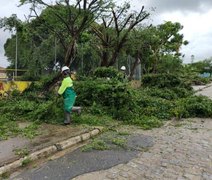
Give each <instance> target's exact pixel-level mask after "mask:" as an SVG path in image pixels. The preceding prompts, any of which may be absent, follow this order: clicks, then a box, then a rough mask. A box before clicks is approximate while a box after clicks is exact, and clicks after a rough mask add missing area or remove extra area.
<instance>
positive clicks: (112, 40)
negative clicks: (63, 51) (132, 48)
mask: <svg viewBox="0 0 212 180" xmlns="http://www.w3.org/2000/svg"><path fill="white" fill-rule="evenodd" d="M129 9H130V4H128V3H125V4H124V5H123V6H122V7H119V6H114V7H112V9H111V11H109V12H108V13H107V14H105V15H103V16H102V18H101V20H102V23H101V25H99V24H96V25H93V26H92V29H93V32H94V34H95V35H96V37H97V38H98V41H99V43H98V44H97V50H98V51H99V55H100V57H101V66H107V67H108V66H112V65H114V64H115V63H116V61H117V58H118V55H119V54H120V52H121V50H122V49H123V48H124V46H125V45H126V42H127V41H128V36H129V34H130V32H131V31H132V30H133V29H134V28H135V27H136V26H137V25H138V24H140V23H141V22H142V21H144V20H145V19H146V18H147V17H148V16H149V13H147V12H146V11H144V6H143V7H142V8H141V10H140V12H139V13H137V12H131V13H129Z"/></svg>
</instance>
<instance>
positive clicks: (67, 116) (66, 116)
mask: <svg viewBox="0 0 212 180" xmlns="http://www.w3.org/2000/svg"><path fill="white" fill-rule="evenodd" d="M70 123H71V115H70V113H69V112H65V121H64V125H68V124H70Z"/></svg>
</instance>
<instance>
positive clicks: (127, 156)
mask: <svg viewBox="0 0 212 180" xmlns="http://www.w3.org/2000/svg"><path fill="white" fill-rule="evenodd" d="M103 136H104V135H103ZM124 138H126V140H127V143H126V147H125V148H121V147H119V146H114V145H113V146H111V149H110V150H104V151H97V150H92V151H90V152H82V151H81V149H78V150H75V151H74V152H72V153H68V154H66V155H65V156H63V157H61V158H59V159H56V160H53V161H49V162H47V163H45V164H42V165H40V166H39V167H36V168H34V169H29V170H27V171H25V172H23V173H21V174H19V175H18V176H17V177H15V178H12V179H15V180H45V179H51V180H70V179H72V178H73V177H76V176H78V175H81V174H84V173H88V172H93V171H98V170H104V169H108V168H110V167H113V166H115V165H118V164H121V163H127V162H128V161H130V160H131V159H133V158H135V157H136V156H137V154H138V153H139V152H140V150H141V149H145V148H148V147H151V146H153V139H152V138H151V137H150V136H145V135H129V136H125V137H124ZM139 149H140V150H139Z"/></svg>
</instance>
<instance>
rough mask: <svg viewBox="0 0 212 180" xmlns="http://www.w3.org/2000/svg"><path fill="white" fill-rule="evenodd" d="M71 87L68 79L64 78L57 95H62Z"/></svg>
mask: <svg viewBox="0 0 212 180" xmlns="http://www.w3.org/2000/svg"><path fill="white" fill-rule="evenodd" d="M72 86H73V81H72V80H71V78H70V77H66V78H64V79H63V81H62V85H61V86H60V88H59V90H58V94H60V95H62V94H63V93H64V92H65V90H66V88H68V87H72Z"/></svg>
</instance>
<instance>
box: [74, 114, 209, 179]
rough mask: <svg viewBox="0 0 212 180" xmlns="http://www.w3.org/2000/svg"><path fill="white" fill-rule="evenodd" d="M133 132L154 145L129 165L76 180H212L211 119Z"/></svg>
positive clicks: (115, 167) (186, 121) (171, 122)
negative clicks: (151, 140) (147, 137)
mask: <svg viewBox="0 0 212 180" xmlns="http://www.w3.org/2000/svg"><path fill="white" fill-rule="evenodd" d="M131 130H132V131H133V132H134V133H141V134H144V135H148V136H152V137H153V138H154V141H155V142H154V143H155V145H154V146H153V147H151V148H150V149H149V150H146V152H141V153H140V154H139V155H138V157H136V158H135V159H133V160H131V161H130V162H128V163H127V164H119V165H117V166H114V167H112V168H110V169H108V170H103V171H97V172H92V173H88V174H84V175H81V176H78V177H76V178H74V180H110V179H132V180H133V179H135V180H140V179H141V180H142V179H148V180H149V179H151V180H157V179H160V180H166V179H167V180H174V179H177V180H212V119H197V118H196V119H187V120H185V121H170V123H169V124H167V125H165V126H163V127H162V128H159V129H153V130H151V131H143V130H133V129H131Z"/></svg>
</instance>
